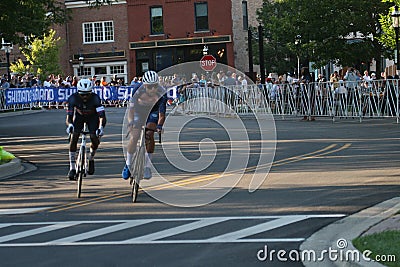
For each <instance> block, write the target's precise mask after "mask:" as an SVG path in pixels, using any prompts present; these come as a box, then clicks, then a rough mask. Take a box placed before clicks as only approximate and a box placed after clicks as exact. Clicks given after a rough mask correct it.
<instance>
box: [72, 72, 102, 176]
mask: <svg viewBox="0 0 400 267" xmlns="http://www.w3.org/2000/svg"><path fill="white" fill-rule="evenodd" d="M77 89H78V92H77V93H74V94H72V95H71V96H70V97H69V98H68V109H67V119H66V124H67V133H68V134H72V138H71V141H70V145H69V164H70V170H69V172H68V178H69V179H70V180H75V174H76V170H75V158H76V155H75V154H76V150H77V144H78V139H79V135H80V133H81V131H82V129H83V124H84V123H85V122H86V124H87V126H88V129H89V134H90V140H91V146H90V155H89V169H88V174H90V175H92V174H93V173H94V155H95V154H96V150H97V148H98V146H99V144H100V139H99V137H100V136H102V135H103V134H104V127H105V125H106V113H105V110H104V107H103V106H102V104H101V100H100V97H99V96H98V95H97V94H95V93H93V92H92V89H93V85H92V81H90V80H88V79H81V80H79V81H78V84H77Z"/></svg>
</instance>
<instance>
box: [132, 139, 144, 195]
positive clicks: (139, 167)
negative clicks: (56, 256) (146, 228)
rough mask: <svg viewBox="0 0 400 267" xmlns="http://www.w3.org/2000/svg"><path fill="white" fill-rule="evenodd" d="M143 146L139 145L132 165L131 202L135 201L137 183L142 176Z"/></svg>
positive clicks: (137, 192)
mask: <svg viewBox="0 0 400 267" xmlns="http://www.w3.org/2000/svg"><path fill="white" fill-rule="evenodd" d="M144 150H145V147H144V146H143V147H141V148H140V149H139V151H138V153H139V154H138V155H137V157H136V161H135V166H134V168H135V169H134V173H133V175H134V176H133V181H132V194H131V195H132V202H133V203H135V202H136V199H137V196H138V194H139V184H140V180H141V179H142V177H143V171H144V168H143V166H144V152H145V151H144Z"/></svg>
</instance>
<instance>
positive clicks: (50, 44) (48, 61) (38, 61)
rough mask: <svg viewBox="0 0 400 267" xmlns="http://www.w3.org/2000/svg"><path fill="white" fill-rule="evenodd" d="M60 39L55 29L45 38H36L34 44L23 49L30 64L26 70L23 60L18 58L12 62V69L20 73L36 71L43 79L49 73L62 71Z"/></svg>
mask: <svg viewBox="0 0 400 267" xmlns="http://www.w3.org/2000/svg"><path fill="white" fill-rule="evenodd" d="M60 40H61V38H60V37H58V38H57V37H56V32H55V31H54V30H50V32H49V33H48V34H45V35H44V36H43V38H34V39H33V41H32V44H31V45H30V46H29V47H27V48H25V49H23V50H22V53H23V55H24V56H25V57H26V59H27V60H28V62H29V63H30V65H28V66H25V71H24V66H23V62H22V60H18V62H17V63H16V64H11V67H10V68H11V70H12V71H13V72H19V73H25V72H31V73H35V74H36V75H37V76H39V77H40V79H41V80H43V79H44V78H45V77H47V76H48V75H49V74H52V73H56V74H57V73H61V68H60V65H59V53H60V46H61V44H60Z"/></svg>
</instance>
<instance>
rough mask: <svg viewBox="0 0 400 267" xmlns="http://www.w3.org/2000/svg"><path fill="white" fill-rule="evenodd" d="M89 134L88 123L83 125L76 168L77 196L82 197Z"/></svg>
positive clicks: (86, 166) (86, 168)
mask: <svg viewBox="0 0 400 267" xmlns="http://www.w3.org/2000/svg"><path fill="white" fill-rule="evenodd" d="M87 134H89V130H88V126H87V124H86V123H84V125H83V129H82V132H81V146H80V148H79V154H78V158H77V161H76V165H75V169H76V176H77V178H78V179H77V182H78V183H77V184H78V188H77V197H78V198H80V197H81V192H82V180H83V177H86V175H87V170H88V160H87V148H86V141H87V137H86V135H87Z"/></svg>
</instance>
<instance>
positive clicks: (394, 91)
mask: <svg viewBox="0 0 400 267" xmlns="http://www.w3.org/2000/svg"><path fill="white" fill-rule="evenodd" d="M180 95H181V96H180V97H179V101H178V100H177V102H178V103H179V105H177V106H176V110H175V111H174V112H183V113H190V114H196V113H208V114H215V115H218V116H234V115H245V114H252V113H259V112H263V113H270V114H273V115H274V116H275V117H279V116H280V117H281V118H285V117H296V116H307V117H330V118H332V119H333V120H335V119H337V118H354V119H358V120H360V121H362V120H363V119H364V118H387V117H391V118H396V121H397V122H399V80H376V81H371V82H368V83H367V82H363V81H360V82H354V83H350V82H337V83H332V82H324V83H318V82H314V83H307V84H303V83H300V84H288V83H283V84H263V85H248V86H208V87H195V88H191V87H190V86H188V87H186V88H185V89H184V90H183V91H181V92H180ZM103 104H104V105H105V106H120V107H122V106H125V105H126V100H119V101H117V102H116V101H104V102H103ZM64 105H65V103H63V102H33V103H28V104H15V105H6V102H5V95H4V90H2V89H0V112H2V111H7V110H21V109H33V108H43V107H48V108H64Z"/></svg>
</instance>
